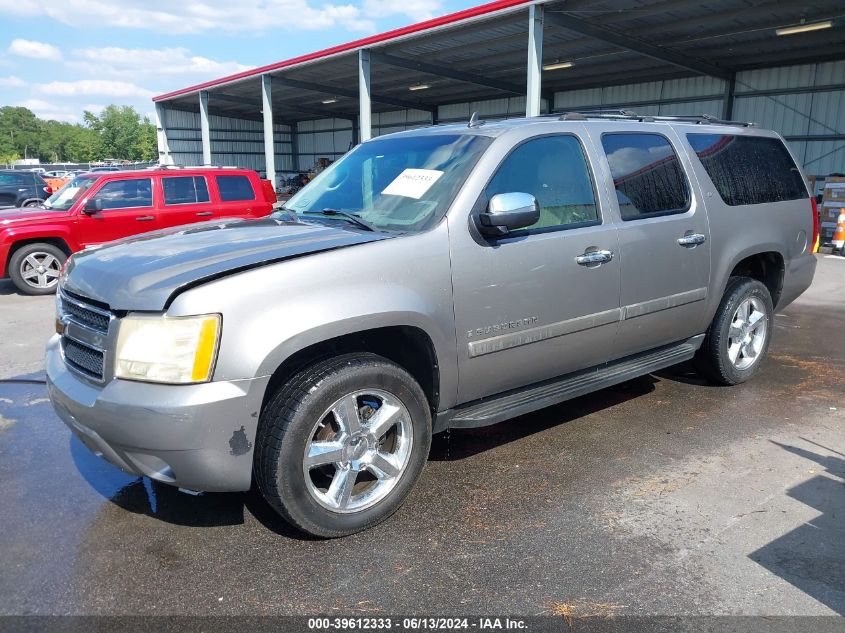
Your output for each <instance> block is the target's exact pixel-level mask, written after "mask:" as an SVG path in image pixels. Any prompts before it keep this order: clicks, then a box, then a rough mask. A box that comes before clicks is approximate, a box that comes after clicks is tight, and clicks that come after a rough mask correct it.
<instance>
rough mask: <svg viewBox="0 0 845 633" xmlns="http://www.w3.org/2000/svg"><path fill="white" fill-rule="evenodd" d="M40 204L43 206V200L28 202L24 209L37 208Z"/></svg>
mask: <svg viewBox="0 0 845 633" xmlns="http://www.w3.org/2000/svg"><path fill="white" fill-rule="evenodd" d="M39 204H41V200H27V201H26V202H25V203H24V205H23V206H24V207H37V206H38V205H39Z"/></svg>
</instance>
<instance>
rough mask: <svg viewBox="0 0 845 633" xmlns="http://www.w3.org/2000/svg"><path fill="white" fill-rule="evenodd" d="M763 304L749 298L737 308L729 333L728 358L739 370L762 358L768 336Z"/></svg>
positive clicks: (756, 299) (754, 298)
mask: <svg viewBox="0 0 845 633" xmlns="http://www.w3.org/2000/svg"><path fill="white" fill-rule="evenodd" d="M768 328H769V324H768V319H767V318H766V310H765V307H764V306H763V302H762V301H761V300H760V299H758V298H756V297H748V298H747V299H745V300H744V301H743V302H742V303H740V304H739V307H737V309H736V312H734V315H733V318H732V319H731V327H730V330H729V331H728V358H730V360H731V362H732V363H733V365H734V367H736V368H737V369H748V368H749V367H751V366H752V365H753V364H754V363H755V362H757V359H758V358H759V357H760V353H761V352H762V350H763V346H764V345H765V344H766V336H767V334H768Z"/></svg>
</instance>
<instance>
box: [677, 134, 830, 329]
mask: <svg viewBox="0 0 845 633" xmlns="http://www.w3.org/2000/svg"><path fill="white" fill-rule="evenodd" d="M703 127H704V126H700V125H698V126H677V127H676V131H677V132H678V136H679V137H680V140H681V142H682V143H683V144H684V146H685V147H687V148H688V151H689V154H690V160H691V163H692V166H693V175H694V177H695V178H696V179H697V180H698V182H699V185H700V188H701V191H702V195H703V199H704V201H705V205H706V207H707V216H708V218H709V221H710V240H711V249H710V256H711V266H710V269H711V275H710V286H711V292H710V293H709V295H708V298H707V305H706V310H705V312H706V315H705V316H706V324H709V323H710V321H711V320H712V319H713V316H714V315H715V313H716V310H717V309H718V307H719V304H720V303H721V300H722V295H723V294H724V291H725V287H726V286H727V283H728V279H729V276H730V273H731V271H732V270H733V269H734V267H735V266H736V265H737V264H738V263H739V262H740V261H742V260H743V259H745V258H746V257H749V256H751V255H755V254H758V253H765V252H774V253H777V254H779V255H780V256H781V257H782V258H783V261H784V268H785V273H784V285H783V290H782V292H781V297H780V300H779V301H778V304H777V306H776V309H782V308H783V307H785V306H786V305H787V304H788V303H790V302H791V301H793V300H794V299H795V298H796V297H797V296H798V295H800V294H801V293H802V292H803V291H804V290H806V288H807V287H809V285H810V282H811V281H812V276H813V271H814V270H815V256H814V255H813V253H812V244H810V241H811V240H812V235H813V217H812V209H811V205H810V199H809V197H808V198H804V199H800V200H787V201H783V202H774V203H769V204H754V205H741V206H730V205H728V204H726V203H725V202H724V201H723V200H722V197H721V196H720V195H719V192H718V191H717V190H716V187H715V186H714V184H713V182H712V180H711V179H710V177H709V176H708V174H707V172H706V171H705V169H704V167H703V166H702V165H701V162H700V161H699V159H698V157H697V156H696V154H695V151H694V150H693V149H692V147H691V146H690V145H689V143H688V141H687V138H686V134H687V133H696V132H698V133H701V132H707V133H714V134H728V133H729V134H736V135H742V134H747V135H750V136H766V137H772V138H777V139H779V140H780V141H781V142H783V139H782V138H781V137H780V136H779V135H777V134H776V133H775V132H770V131H764V130H756V129H754V128H750V129H742V130H739V131H737V130H736V129H730V130H725V129H724V128H721V129H712V128H709V129H702V128H703ZM787 149H788V146H787ZM792 158H793V161H795V157H794V156H793V157H792ZM795 163H796V165H797V164H798V162H797V161H795ZM802 178H803V173H802ZM804 182H806V179H804ZM705 327H706V325H705Z"/></svg>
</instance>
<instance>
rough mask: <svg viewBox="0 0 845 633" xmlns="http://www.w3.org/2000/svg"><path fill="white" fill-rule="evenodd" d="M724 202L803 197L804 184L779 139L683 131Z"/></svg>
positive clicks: (752, 202)
mask: <svg viewBox="0 0 845 633" xmlns="http://www.w3.org/2000/svg"><path fill="white" fill-rule="evenodd" d="M687 140H688V141H689V143H690V145H692V148H693V149H694V150H695V153H696V154H697V155H698V158H699V160H700V161H701V164H702V165H703V166H704V170H705V171H706V172H707V175H708V176H710V180H712V181H713V185H714V186H715V187H716V190H717V191H718V192H719V195H720V196H721V197H722V200H724V201H725V203H726V204H729V205H731V206H737V205H741V204H766V203H770V202H782V201H784V200H800V199H801V198H807V197H808V194H807V187H806V185H805V184H804V180H803V178H801V173H800V172H799V171H798V168H797V167H796V166H795V162H794V161H793V160H792V157H791V156H790V155H789V152H788V151H787V150H786V147H784V145H783V143H782V142H781V141H780V140H779V139H776V138H765V137H760V136H735V135H731V134H687Z"/></svg>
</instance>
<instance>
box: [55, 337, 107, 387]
mask: <svg viewBox="0 0 845 633" xmlns="http://www.w3.org/2000/svg"><path fill="white" fill-rule="evenodd" d="M62 346H63V347H64V351H65V362H66V363H67V364H68V365H70V366H71V367H73V368H74V369H76V370H78V371H82V372H83V373H86V374H88V375H89V376H91V377H92V378H96V379H97V380H102V379H103V358H104V354H103V352H101V351H99V350H96V349H94V348H93V347H88V346H87V345H84V344H82V343H79V342H77V341H74V340H73V339H69V338H68V337H66V336H65V337H64V338H63V339H62Z"/></svg>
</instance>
